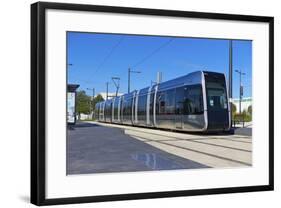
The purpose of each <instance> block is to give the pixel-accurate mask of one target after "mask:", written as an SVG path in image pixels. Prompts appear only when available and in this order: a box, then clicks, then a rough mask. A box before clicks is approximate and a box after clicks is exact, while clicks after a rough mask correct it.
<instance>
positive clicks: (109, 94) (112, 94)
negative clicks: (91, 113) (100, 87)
mask: <svg viewBox="0 0 281 208" xmlns="http://www.w3.org/2000/svg"><path fill="white" fill-rule="evenodd" d="M98 94H100V95H101V96H102V98H103V99H104V100H106V92H100V93H98ZM115 95H116V93H115V92H109V93H108V99H111V98H112V97H113V96H115ZM117 95H118V96H121V95H123V93H118V94H117Z"/></svg>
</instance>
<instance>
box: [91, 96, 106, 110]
mask: <svg viewBox="0 0 281 208" xmlns="http://www.w3.org/2000/svg"><path fill="white" fill-rule="evenodd" d="M101 101H104V99H103V97H102V96H101V95H100V94H98V95H97V96H96V97H95V98H94V100H93V101H92V106H94V109H95V107H96V104H97V103H98V102H101Z"/></svg>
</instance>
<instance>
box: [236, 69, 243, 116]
mask: <svg viewBox="0 0 281 208" xmlns="http://www.w3.org/2000/svg"><path fill="white" fill-rule="evenodd" d="M235 72H237V73H238V74H239V83H240V84H239V88H240V89H239V114H240V115H241V100H242V94H243V92H242V90H243V87H242V83H241V76H242V75H245V73H244V72H242V70H240V71H239V70H235Z"/></svg>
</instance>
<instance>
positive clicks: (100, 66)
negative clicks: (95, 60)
mask: <svg viewBox="0 0 281 208" xmlns="http://www.w3.org/2000/svg"><path fill="white" fill-rule="evenodd" d="M124 38H125V36H120V38H119V39H118V41H117V42H116V44H114V45H113V46H112V48H111V49H110V51H109V52H108V54H107V55H106V56H105V57H104V59H103V60H102V61H101V63H100V64H99V66H98V67H97V70H96V71H98V70H100V69H101V68H102V66H103V65H104V64H105V63H106V62H107V61H108V59H109V58H110V56H111V55H112V54H113V52H114V51H115V50H116V48H117V47H118V46H119V45H120V43H121V42H122V41H123V40H124Z"/></svg>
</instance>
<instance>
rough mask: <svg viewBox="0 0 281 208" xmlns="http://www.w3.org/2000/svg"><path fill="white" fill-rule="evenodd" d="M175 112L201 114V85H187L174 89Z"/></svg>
mask: <svg viewBox="0 0 281 208" xmlns="http://www.w3.org/2000/svg"><path fill="white" fill-rule="evenodd" d="M176 113H177V114H180V113H182V114H184V115H190V114H202V113H203V96H202V86H201V85H189V86H184V87H181V88H177V89H176Z"/></svg>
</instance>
